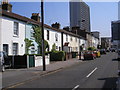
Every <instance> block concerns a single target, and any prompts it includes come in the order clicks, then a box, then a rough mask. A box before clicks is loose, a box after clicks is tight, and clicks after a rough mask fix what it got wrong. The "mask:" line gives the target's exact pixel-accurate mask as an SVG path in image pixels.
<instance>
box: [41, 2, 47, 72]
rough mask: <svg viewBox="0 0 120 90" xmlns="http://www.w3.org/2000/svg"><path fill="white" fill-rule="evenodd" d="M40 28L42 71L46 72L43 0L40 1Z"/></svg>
mask: <svg viewBox="0 0 120 90" xmlns="http://www.w3.org/2000/svg"><path fill="white" fill-rule="evenodd" d="M41 28H42V57H43V71H46V64H45V47H44V0H41Z"/></svg>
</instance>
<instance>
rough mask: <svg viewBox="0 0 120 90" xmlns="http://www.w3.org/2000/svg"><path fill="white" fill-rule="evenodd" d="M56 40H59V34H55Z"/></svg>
mask: <svg viewBox="0 0 120 90" xmlns="http://www.w3.org/2000/svg"><path fill="white" fill-rule="evenodd" d="M55 40H56V41H58V34H57V33H56V34H55Z"/></svg>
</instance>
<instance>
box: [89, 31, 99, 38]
mask: <svg viewBox="0 0 120 90" xmlns="http://www.w3.org/2000/svg"><path fill="white" fill-rule="evenodd" d="M91 33H92V34H93V36H94V37H96V38H98V39H99V38H100V32H98V31H95V32H91Z"/></svg>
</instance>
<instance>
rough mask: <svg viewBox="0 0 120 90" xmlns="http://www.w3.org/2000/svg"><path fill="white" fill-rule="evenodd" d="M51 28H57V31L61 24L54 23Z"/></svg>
mask: <svg viewBox="0 0 120 90" xmlns="http://www.w3.org/2000/svg"><path fill="white" fill-rule="evenodd" d="M51 26H52V27H54V28H56V29H60V24H59V23H57V22H56V23H53V24H52V25H51Z"/></svg>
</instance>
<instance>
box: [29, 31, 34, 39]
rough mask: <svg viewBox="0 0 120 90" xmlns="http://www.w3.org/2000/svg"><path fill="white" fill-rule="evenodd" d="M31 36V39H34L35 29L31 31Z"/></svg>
mask: <svg viewBox="0 0 120 90" xmlns="http://www.w3.org/2000/svg"><path fill="white" fill-rule="evenodd" d="M30 36H31V39H34V31H33V30H31V31H30Z"/></svg>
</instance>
